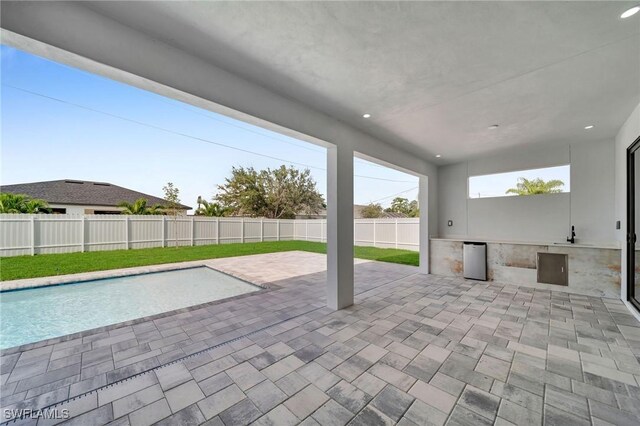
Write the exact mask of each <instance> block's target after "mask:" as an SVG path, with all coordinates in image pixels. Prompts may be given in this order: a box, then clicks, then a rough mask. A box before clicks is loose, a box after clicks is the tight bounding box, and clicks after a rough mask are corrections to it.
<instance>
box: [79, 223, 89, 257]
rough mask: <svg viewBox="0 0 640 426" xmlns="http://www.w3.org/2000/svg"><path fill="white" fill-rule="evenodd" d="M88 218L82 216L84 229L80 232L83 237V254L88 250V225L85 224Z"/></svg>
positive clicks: (81, 224)
mask: <svg viewBox="0 0 640 426" xmlns="http://www.w3.org/2000/svg"><path fill="white" fill-rule="evenodd" d="M85 219H86V216H85V215H82V220H81V221H80V226H82V229H81V230H80V235H82V252H83V253H84V252H85V251H86V250H87V238H86V234H87V224H86V223H85Z"/></svg>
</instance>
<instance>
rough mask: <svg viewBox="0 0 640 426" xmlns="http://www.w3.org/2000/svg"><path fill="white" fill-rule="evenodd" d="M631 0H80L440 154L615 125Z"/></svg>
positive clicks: (633, 44) (634, 38) (628, 98)
mask: <svg viewBox="0 0 640 426" xmlns="http://www.w3.org/2000/svg"><path fill="white" fill-rule="evenodd" d="M633 4H634V2H584V3H577V2H548V3H547V2H545V3H542V2H495V3H485V2H483V3H472V2H464V3H458V2H455V3H451V2H428V3H426V2H422V3H414V2H402V3H395V2H391V3H373V2H372V3H348V2H330V3H319V2H314V3H304V2H303V3H292V2H266V3H262V2H249V3H245V2H236V3H223V2H222V3H221V2H192V3H188V4H185V3H182V2H177V3H174V2H98V3H91V4H90V5H89V6H88V7H90V8H92V9H93V10H95V11H97V12H99V13H101V14H103V15H106V16H108V17H110V18H113V19H115V20H117V21H119V22H121V23H123V24H125V25H128V26H130V27H133V28H136V29H138V30H140V31H143V32H145V33H147V34H149V35H151V36H152V37H154V38H156V39H158V40H161V41H164V42H166V43H169V44H172V45H174V46H175V47H178V48H180V49H183V50H185V51H188V52H189V53H191V54H193V55H195V56H198V57H200V58H203V59H205V60H206V61H208V62H210V63H213V64H214V65H216V66H218V67H220V68H223V69H226V70H227V71H230V72H233V73H235V74H237V75H240V76H241V77H244V78H245V79H248V80H250V81H253V82H255V83H257V84H260V85H262V86H264V87H266V88H268V89H270V90H271V91H273V92H276V93H279V94H282V95H284V96H286V97H289V98H292V99H295V100H297V101H299V102H301V103H304V104H307V105H308V106H310V107H312V108H315V109H317V110H319V111H321V112H324V113H325V114H328V115H330V116H333V117H335V118H338V119H339V120H341V121H343V122H346V123H347V124H350V125H352V126H354V127H356V128H359V129H361V130H363V131H365V132H367V133H369V134H371V135H373V136H375V137H378V138H380V139H382V140H385V141H388V142H391V143H394V144H396V145H397V146H400V147H403V148H405V149H406V150H407V151H409V152H416V151H421V152H422V153H424V154H425V155H426V158H432V156H433V155H435V154H442V156H443V157H442V158H441V159H440V160H439V161H441V162H442V164H444V163H448V162H454V161H459V160H464V159H467V158H470V157H474V156H478V155H482V154H486V153H489V152H492V151H494V150H498V149H501V148H506V147H511V146H521V145H527V144H535V143H548V142H569V141H570V142H572V143H575V142H576V141H580V140H585V141H587V140H602V139H606V138H613V137H614V136H615V134H616V132H617V131H618V129H619V128H620V126H621V125H622V124H623V121H624V119H625V118H626V117H628V115H629V113H630V112H631V110H632V109H633V107H634V106H635V105H636V104H637V103H638V102H639V101H640V80H639V78H638V76H639V75H640V47H639V46H640V25H639V19H640V17H638V16H636V17H633V18H630V19H627V20H621V19H619V15H620V13H621V12H622V11H624V10H625V9H627V8H628V7H630V6H632V5H633ZM363 113H370V114H372V118H370V119H363V118H362V114H363ZM492 124H500V128H499V129H497V130H488V129H487V127H488V126H489V125H492ZM590 124H593V125H595V128H594V129H592V130H590V131H585V130H584V127H585V126H586V125H590Z"/></svg>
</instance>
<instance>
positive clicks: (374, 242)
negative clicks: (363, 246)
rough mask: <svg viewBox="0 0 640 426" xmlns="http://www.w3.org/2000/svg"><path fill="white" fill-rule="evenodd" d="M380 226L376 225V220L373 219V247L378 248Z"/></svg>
mask: <svg viewBox="0 0 640 426" xmlns="http://www.w3.org/2000/svg"><path fill="white" fill-rule="evenodd" d="M377 226H378V225H377V224H376V220H375V219H373V246H374V247H375V246H376V227H377Z"/></svg>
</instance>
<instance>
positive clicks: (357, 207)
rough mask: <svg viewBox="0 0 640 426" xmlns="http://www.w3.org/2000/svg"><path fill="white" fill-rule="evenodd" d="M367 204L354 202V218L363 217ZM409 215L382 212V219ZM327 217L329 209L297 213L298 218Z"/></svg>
mask: <svg viewBox="0 0 640 426" xmlns="http://www.w3.org/2000/svg"><path fill="white" fill-rule="evenodd" d="M365 207H367V206H364V205H362V204H354V205H353V218H354V219H363V217H362V209H364V208H365ZM403 217H409V216H407V215H406V214H404V213H393V212H385V211H383V212H382V216H380V219H393V218H403ZM326 218H327V210H326V209H323V210H321V211H320V212H319V213H318V214H302V213H301V214H297V215H296V219H326Z"/></svg>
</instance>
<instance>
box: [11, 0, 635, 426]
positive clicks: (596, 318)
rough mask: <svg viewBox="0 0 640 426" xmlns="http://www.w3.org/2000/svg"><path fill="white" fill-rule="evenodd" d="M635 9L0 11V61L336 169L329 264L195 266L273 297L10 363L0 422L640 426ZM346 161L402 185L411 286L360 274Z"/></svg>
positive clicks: (21, 5) (65, 340)
mask: <svg viewBox="0 0 640 426" xmlns="http://www.w3.org/2000/svg"><path fill="white" fill-rule="evenodd" d="M633 5H634V3H630V2H586V3H580V4H578V5H575V4H574V3H572V2H540V3H536V2H518V3H510V2H469V3H466V2H424V3H421V2H406V3H405V2H370V3H367V2H335V3H320V2H300V3H295V4H292V3H288V2H261V3H253V2H246V3H245V2H242V3H234V2H230V3H226V2H87V3H84V2H31V1H21V2H3V4H2V17H1V27H2V33H1V34H2V43H5V44H8V45H10V46H13V47H15V48H18V49H22V50H24V51H27V52H30V53H32V54H36V55H40V56H43V57H45V58H49V59H52V60H54V61H58V62H61V63H63V64H67V65H69V66H73V67H77V68H80V69H82V70H85V71H88V72H91V73H94V74H98V75H101V76H104V77H107V78H110V79H113V80H117V81H120V82H123V83H126V84H129V85H132V86H136V87H138V88H142V89H145V90H148V91H151V92H154V93H156V94H160V95H163V96H166V97H169V98H172V99H176V100H179V101H182V102H185V103H187V104H190V105H192V106H196V107H199V108H203V109H206V110H209V111H214V112H217V113H221V114H224V115H226V116H228V117H232V118H235V119H238V120H241V121H244V122H246V123H250V124H254V125H257V126H260V127H262V128H265V129H269V130H272V131H276V132H279V133H281V134H284V135H287V136H291V137H294V138H298V139H299V140H302V141H306V142H310V143H313V144H317V145H320V146H322V147H325V148H326V149H327V157H326V169H327V170H326V172H327V194H326V196H327V228H326V229H327V233H326V234H327V255H326V256H325V255H320V254H313V253H303V252H286V253H273V254H265V255H260V256H255V257H250V256H244V257H237V258H227V259H218V260H208V261H202V262H200V263H198V264H205V265H208V266H211V267H213V268H216V269H220V270H221V271H223V272H227V273H229V274H231V275H234V276H237V277H239V278H242V279H245V280H247V281H251V282H254V283H257V284H261V285H264V286H265V288H264V289H263V290H260V291H258V292H255V293H251V294H247V295H243V296H238V297H235V298H232V299H225V300H221V301H217V302H213V303H210V304H206V305H200V306H195V307H192V308H186V309H182V310H179V311H173V312H166V313H164V314H160V315H157V316H154V317H151V318H140V319H137V320H133V321H130V322H127V323H120V324H115V325H112V326H107V327H104V328H103V329H99V330H91V331H87V332H83V333H81V334H79V335H72V336H62V337H60V338H55V339H51V340H47V341H43V342H38V343H34V344H31V345H27V346H22V347H17V348H10V349H7V350H3V351H2V352H1V354H0V361H1V380H2V381H1V385H0V392H1V397H0V408H2V410H3V411H2V412H3V415H4V418H3V420H7V421H8V422H11V424H38V425H40V424H49V423H51V424H54V423H58V422H63V421H68V423H69V424H83V425H84V424H113V425H132V426H138V425H148V424H155V423H158V424H194V425H195V424H210V425H227V426H229V425H239V424H243V425H244V424H253V423H255V424H259V425H285V424H292V425H293V424H304V425H315V424H321V425H343V424H354V425H363V426H364V425H378V424H381V425H382V424H396V423H397V424H401V425H406V426H410V425H443V424H448V425H474V426H475V425H479V424H497V425H509V424H515V425H522V424H532V425H538V424H549V425H553V424H560V425H570V424H593V425H608V424H621V425H622V424H629V425H635V424H638V422H639V419H640V408H639V407H640V404H639V403H638V402H639V400H640V363H639V361H638V356H639V355H640V323H639V322H638V320H637V318H640V314H638V311H637V309H636V308H635V306H636V305H635V304H637V303H640V302H639V301H640V297H639V298H638V300H635V299H634V297H635V296H634V294H635V293H634V292H635V288H636V287H637V288H638V294H640V285H638V284H637V282H640V281H638V279H637V277H636V273H637V271H638V270H639V269H637V266H636V265H637V264H640V258H638V259H637V258H636V256H637V255H635V253H636V250H639V249H640V247H637V246H635V244H634V243H635V241H636V238H635V228H634V226H635V222H634V221H635V220H636V218H635V210H634V204H633V200H634V199H633V196H632V195H630V194H633V188H634V182H635V179H634V178H633V174H631V175H629V174H628V173H629V169H630V168H631V167H633V161H631V160H630V159H632V157H630V156H629V155H630V153H631V152H630V151H629V149H630V148H631V147H632V146H633V145H634V141H636V145H638V144H640V139H638V138H639V136H640V84H639V81H638V78H637V77H638V75H640V55H638V50H637V46H638V45H640V33H639V32H638V25H637V23H638V21H637V19H638V16H635V17H633V16H630V17H629V19H627V18H626V17H625V18H622V17H620V16H621V13H623V12H624V11H625V10H626V9H629V8H630V7H632V6H633ZM87 143H90V141H88V142H87ZM184 155H185V156H188V155H189V153H188V151H185V153H184ZM354 158H362V159H365V160H367V161H371V162H375V163H377V164H379V165H383V166H388V167H392V168H395V169H398V170H401V171H403V172H406V173H409V174H411V175H413V176H414V177H417V178H418V179H419V196H418V202H419V209H420V226H419V257H420V263H419V267H412V266H404V265H396V264H387V263H379V262H373V261H359V260H356V261H354V256H353V252H354V214H353V199H354ZM638 164H640V163H638ZM555 167H568V168H569V169H570V170H569V169H567V170H569V171H568V172H567V173H568V175H567V179H565V180H567V188H566V189H565V190H558V191H547V192H545V193H543V194H541V195H536V196H535V197H520V196H505V195H508V192H509V191H508V190H507V191H506V192H505V190H504V188H501V189H499V190H498V191H497V192H494V193H492V194H490V195H488V196H483V194H481V193H480V192H478V193H477V194H472V193H471V192H470V182H471V179H473V178H475V177H482V176H494V175H495V174H505V173H520V172H523V171H531V170H534V171H535V170H544V169H548V168H555ZM638 174H639V175H640V171H639V172H638ZM569 180H570V181H571V182H570V185H568V184H569ZM561 183H562V182H561ZM569 186H570V188H568V187H569ZM531 194H538V193H536V192H532V193H531ZM531 194H528V195H531ZM476 195H477V196H476ZM484 195H486V194H484ZM638 199H640V192H639V194H638ZM637 210H640V209H637ZM637 220H640V218H637ZM576 232H577V237H576ZM576 238H577V240H576ZM464 242H476V243H478V242H480V243H485V244H486V245H487V247H488V248H487V250H488V253H489V255H488V257H486V258H485V259H484V266H485V268H486V270H485V274H486V275H485V277H484V278H486V281H485V280H480V281H475V280H474V281H472V280H468V279H465V278H464V276H465V275H467V274H466V273H465V272H464V266H465V259H464V257H463V243H464ZM541 255H542V256H543V257H544V256H545V255H556V256H559V258H560V260H561V262H563V263H561V264H560V263H558V264H556V266H557V265H560V266H557V267H556V269H557V270H556V271H555V272H556V273H560V272H561V275H562V277H561V278H562V279H558V280H555V281H554V280H546V281H545V280H542V279H541V278H540V274H539V272H540V270H541V269H542V268H541V262H540V256H541ZM556 259H558V257H556ZM634 277H635V278H636V279H635V280H634ZM551 281H553V282H551ZM554 283H555V284H554ZM612 295H613V296H614V297H611V296H612ZM603 296H606V297H603ZM24 410H35V411H36V412H38V413H45V414H44V415H46V413H52V415H53V416H54V417H58V418H56V419H52V418H44V417H41V418H39V419H34V418H32V417H30V416H29V415H25V413H28V411H24ZM40 410H43V411H40Z"/></svg>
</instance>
